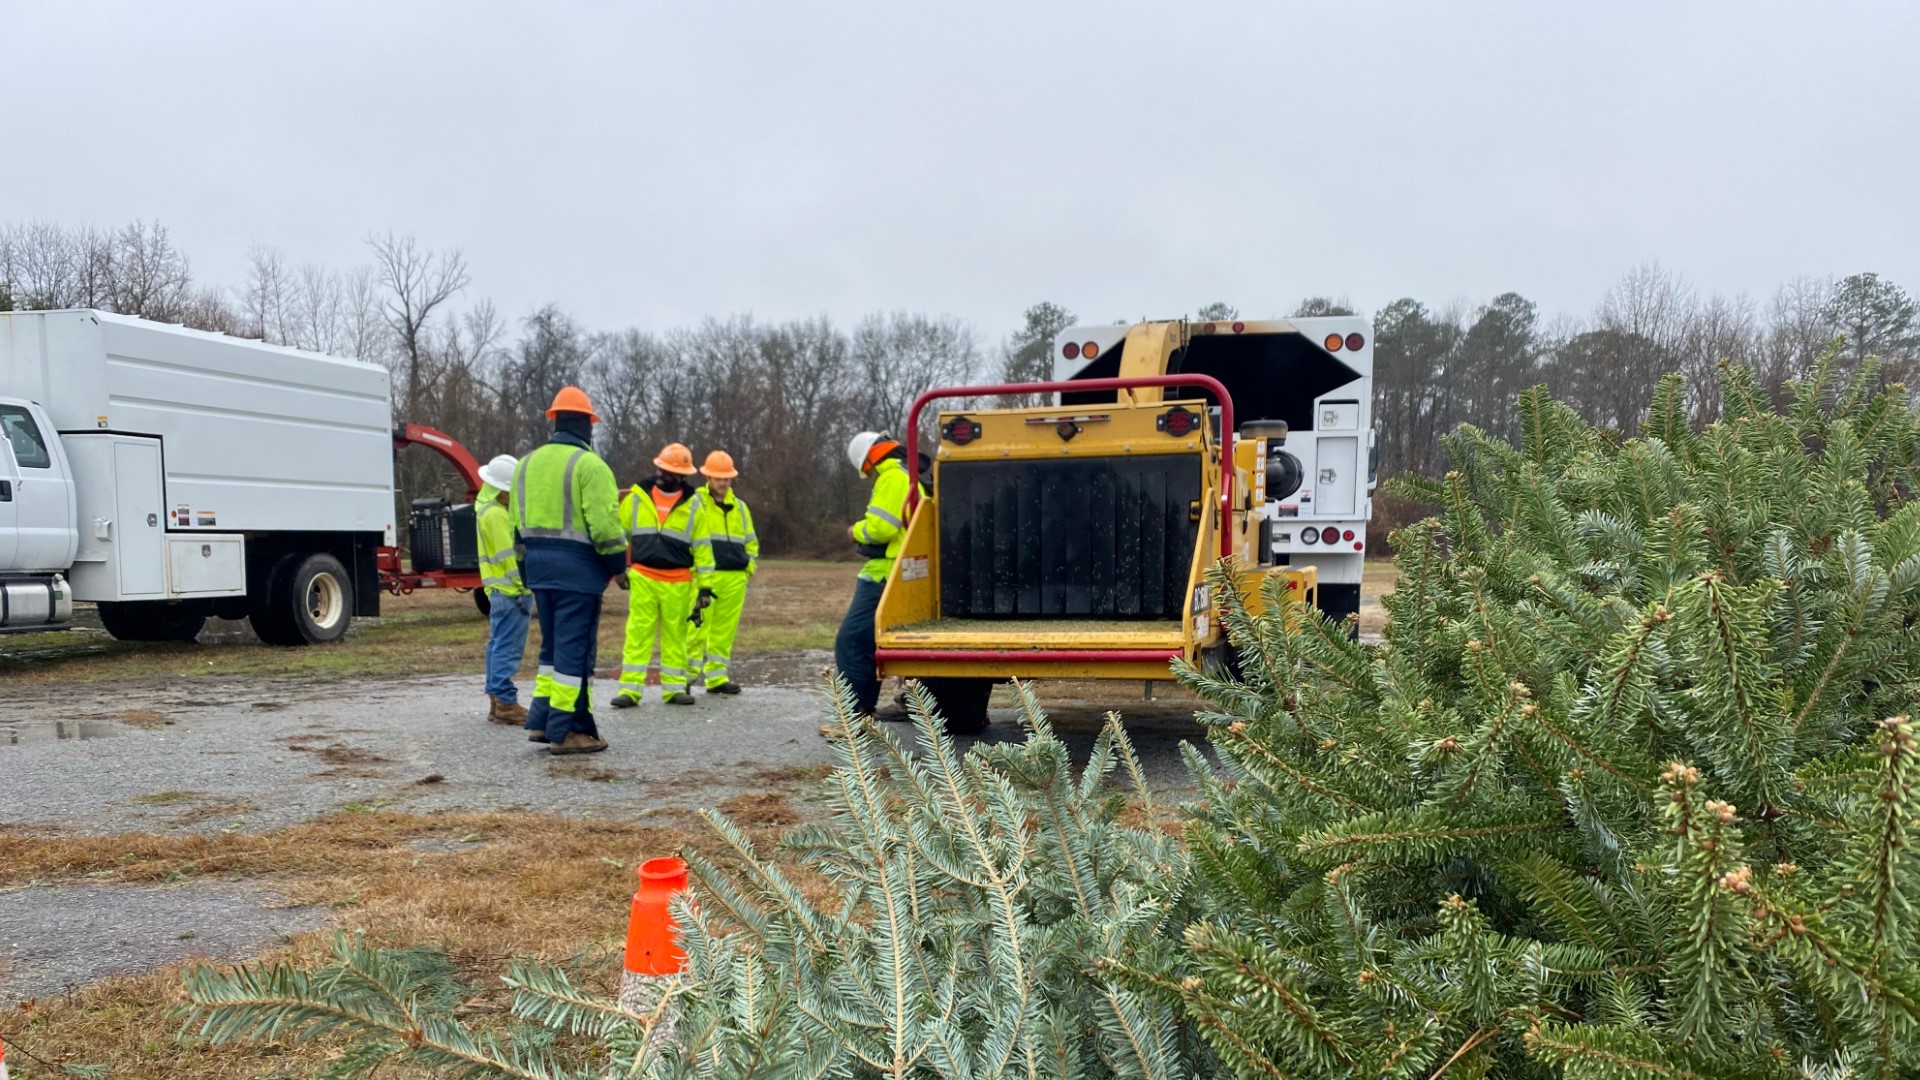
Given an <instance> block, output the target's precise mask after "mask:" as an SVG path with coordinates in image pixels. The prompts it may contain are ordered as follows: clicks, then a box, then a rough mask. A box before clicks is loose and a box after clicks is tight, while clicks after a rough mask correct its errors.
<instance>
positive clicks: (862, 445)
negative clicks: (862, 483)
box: [847, 431, 880, 472]
mask: <svg viewBox="0 0 1920 1080" xmlns="http://www.w3.org/2000/svg"><path fill="white" fill-rule="evenodd" d="M879 441H880V433H879V432H877V431H863V432H861V433H860V434H858V435H855V436H854V437H853V441H852V442H849V443H847V460H848V461H850V462H852V463H853V467H854V468H856V469H858V470H860V471H861V472H866V471H867V452H868V451H870V450H872V449H873V444H874V443H877V442H879Z"/></svg>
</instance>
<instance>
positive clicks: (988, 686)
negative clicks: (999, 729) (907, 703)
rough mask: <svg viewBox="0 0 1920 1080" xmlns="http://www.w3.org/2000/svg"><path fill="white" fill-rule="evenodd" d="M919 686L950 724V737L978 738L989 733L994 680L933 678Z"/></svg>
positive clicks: (922, 681) (948, 726) (922, 680)
mask: <svg viewBox="0 0 1920 1080" xmlns="http://www.w3.org/2000/svg"><path fill="white" fill-rule="evenodd" d="M920 685H922V686H924V687H926V688H927V693H929V694H932V695H933V703H934V704H935V705H937V706H939V708H940V715H941V717H942V718H943V719H945V720H946V722H947V734H949V735H978V734H980V733H981V732H982V731H985V730H986V729H987V700H988V699H989V698H990V697H992V696H993V680H992V679H961V678H952V677H945V678H932V679H921V680H920Z"/></svg>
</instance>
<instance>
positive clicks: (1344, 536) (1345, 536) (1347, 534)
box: [1340, 529, 1353, 540]
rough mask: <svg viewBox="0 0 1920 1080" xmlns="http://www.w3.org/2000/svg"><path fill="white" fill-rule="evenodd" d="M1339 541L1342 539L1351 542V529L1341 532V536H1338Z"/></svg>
mask: <svg viewBox="0 0 1920 1080" xmlns="http://www.w3.org/2000/svg"><path fill="white" fill-rule="evenodd" d="M1340 539H1342V540H1351V539H1353V530H1352V529H1348V530H1347V531H1346V532H1343V533H1341V534H1340Z"/></svg>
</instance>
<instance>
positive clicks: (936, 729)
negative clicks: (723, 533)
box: [187, 686, 1212, 1080]
mask: <svg viewBox="0 0 1920 1080" xmlns="http://www.w3.org/2000/svg"><path fill="white" fill-rule="evenodd" d="M832 708H833V713H832V718H831V721H832V723H834V724H836V725H838V726H839V728H840V730H841V732H843V733H844V734H843V735H842V736H841V737H840V738H838V739H836V741H835V752H836V754H837V756H838V762H839V763H838V767H837V768H836V770H835V771H834V773H833V775H832V776H831V777H830V778H829V780H828V781H827V782H826V790H827V793H828V806H829V809H830V812H831V817H830V819H829V820H828V821H827V822H826V823H825V824H823V825H818V826H811V827H803V828H801V829H799V830H796V831H795V832H793V833H792V834H790V835H789V836H787V837H786V838H785V839H784V840H782V841H781V846H782V848H784V849H785V850H784V852H783V854H785V855H786V856H788V858H785V859H781V860H777V861H776V860H774V859H770V858H768V857H767V856H766V854H765V853H763V852H762V851H760V850H759V849H758V848H757V847H756V846H755V844H754V843H753V841H752V840H751V839H750V838H749V837H748V836H747V835H746V833H745V832H743V831H742V830H741V829H740V828H738V827H737V826H736V825H734V824H733V823H732V822H730V821H728V820H727V819H726V818H725V816H723V815H721V814H718V813H713V812H709V813H708V815H707V816H708V820H709V821H710V822H711V824H712V826H713V828H714V829H715V830H716V831H717V833H718V835H719V836H720V837H721V838H722V839H723V841H724V843H725V846H726V847H727V848H729V849H731V851H730V854H732V855H734V856H738V857H737V858H729V859H727V860H725V862H726V863H727V868H723V867H722V866H721V865H720V864H718V863H716V862H715V861H711V860H708V859H704V858H701V857H700V856H698V855H697V854H693V853H688V855H687V861H688V864H689V868H690V870H691V872H692V878H693V887H692V889H691V890H690V892H689V895H687V896H684V897H681V898H677V899H676V901H675V912H676V916H677V918H678V921H679V923H680V926H681V928H682V943H683V946H684V948H685V950H686V952H687V954H688V965H687V970H686V972H685V973H684V975H683V976H680V977H677V978H674V979H670V980H668V981H667V982H666V983H664V984H662V985H661V987H660V992H659V993H658V994H657V995H656V998H655V1000H654V1001H653V1003H652V1005H651V1006H650V1007H648V1008H646V1009H637V1008H634V1009H626V1008H621V1007H620V1006H619V1005H617V1004H615V1003H613V1002H610V1001H608V1000H606V999H605V998H604V996H602V995H600V994H596V993H594V992H591V991H588V990H585V989H582V988H581V987H580V986H579V985H577V984H576V983H575V982H574V981H573V979H572V978H571V977H570V976H569V975H568V974H567V972H566V971H564V970H561V969H559V968H554V967H550V966H540V965H517V966H516V967H515V968H514V969H513V970H512V971H511V972H510V973H509V975H508V976H507V982H508V984H509V985H510V986H512V987H513V989H514V990H515V999H514V1003H513V1013H514V1016H515V1019H516V1026H515V1027H513V1028H512V1029H510V1030H507V1031H504V1032H494V1033H484V1034H483V1033H478V1032H476V1031H474V1030H472V1029H471V1028H470V1027H468V1026H467V1025H466V1023H465V1022H463V1020H461V1019H459V1018H457V1017H456V1016H455V1014H454V1011H453V1006H454V1004H455V1002H456V1001H457V1000H458V998H459V996H460V995H459V992H458V988H457V986H456V985H455V983H454V981H453V979H452V970H451V968H450V967H449V966H448V964H447V962H446V960H445V959H444V957H440V956H437V955H436V954H433V953H423V952H412V951H406V952H394V951H383V950H378V949H374V948H371V947H368V946H367V945H365V944H364V943H362V942H359V941H354V940H350V939H347V938H345V937H342V938H340V939H339V941H338V944H337V947H336V956H335V962H334V963H333V964H331V965H329V966H327V967H325V968H322V969H319V970H316V971H307V970H303V969H300V968H298V967H296V966H293V965H289V964H279V965H266V966H254V967H241V968H238V969H234V970H231V971H225V972H221V971H217V970H215V969H212V968H207V967H199V968H196V969H194V970H193V971H192V972H190V974H189V976H188V986H187V989H188V995H189V998H190V1000H191V1002H192V1005H193V1008H194V1010H195V1017H196V1021H197V1025H198V1031H199V1033H200V1034H201V1035H203V1036H204V1037H207V1038H209V1039H211V1040H213V1041H215V1042H230V1041H241V1040H266V1039H300V1038H312V1037H316V1036H322V1035H341V1036H345V1039H346V1041H347V1042H348V1043H349V1044H350V1045H351V1047H352V1049H351V1050H350V1051H349V1052H348V1053H347V1054H346V1055H345V1056H344V1057H342V1058H341V1059H340V1060H339V1061H338V1062H336V1064H335V1066H334V1070H335V1073H336V1075H340V1076H366V1075H372V1074H373V1073H374V1072H375V1071H376V1070H378V1069H379V1068H381V1067H382V1066H383V1065H387V1064H394V1063H405V1064H410V1065H417V1066H429V1067H434V1068H436V1069H438V1070H441V1071H443V1072H445V1073H447V1074H448V1075H462V1076H489V1077H493V1076H500V1077H518V1078H540V1080H576V1078H585V1077H632V1078H642V1077H644V1078H649V1080H736V1078H767V1080H776V1078H790V1077H791V1078H800V1077H807V1078H824V1077H841V1078H862V1080H864V1078H882V1077H886V1078H908V1077H911V1078H916V1080H925V1078H933V1077H942V1078H947V1077H952V1078H981V1080H986V1078H989V1077H1002V1076H1008V1077H1012V1076H1018V1077H1029V1078H1034V1080H1103V1078H1114V1080H1120V1078H1126V1080H1183V1078H1186V1077H1192V1076H1203V1075H1209V1073H1208V1072H1207V1070H1206V1066H1207V1064H1208V1063H1209V1062H1211V1061H1212V1055H1211V1053H1210V1052H1209V1051H1208V1050H1207V1048H1206V1047H1205V1045H1204V1044H1202V1043H1201V1042H1200V1041H1199V1040H1197V1039H1194V1038H1192V1037H1191V1036H1190V1033H1189V1030H1188V1029H1187V1028H1186V1026H1185V1025H1184V1024H1183V1023H1182V1021H1181V1019H1180V1017H1179V1014H1178V1008H1177V1004H1176V1003H1174V1002H1171V1001H1167V1000H1162V999H1161V998H1160V997H1159V996H1158V995H1156V994H1154V993H1152V992H1151V991H1144V992H1143V991H1142V990H1140V989H1137V988H1135V987H1133V986H1130V985H1127V984H1126V982H1125V979H1124V975H1123V973H1122V972H1121V971H1120V970H1119V969H1118V968H1110V967H1109V966H1108V965H1105V964H1103V963H1101V961H1100V958H1101V957H1105V956H1120V957H1128V958H1130V961H1131V962H1138V963H1150V964H1152V965H1155V966H1156V967H1163V968H1171V967H1175V966H1177V964H1178V959H1177V957H1176V955H1175V952H1176V948H1177V945H1178V932H1177V931H1178V927H1179V926H1181V925H1183V924H1184V922H1185V921H1186V920H1187V919H1188V918H1189V917H1190V915H1191V912H1190V910H1189V905H1188V901H1187V898H1186V894H1185V891H1184V888H1183V886H1184V882H1185V881H1186V877H1187V875H1186V873H1185V859H1184V855H1183V853H1182V851H1181V849H1180V846H1179V843H1178V841H1177V840H1176V839H1175V838H1174V837H1172V836H1170V835H1169V834H1167V833H1166V832H1164V831H1162V830H1161V829H1159V828H1158V827H1156V824H1155V822H1156V815H1155V813H1154V809H1153V806H1152V799H1151V795H1150V793H1149V792H1148V790H1147V787H1146V784H1145V781H1144V776H1143V773H1142V771H1141V766H1140V762H1139V759H1138V758H1137V757H1136V755H1135V753H1134V751H1133V748H1132V746H1131V744H1130V743H1129V741H1128V739H1127V736H1126V733H1125V731H1124V729H1123V728H1122V727H1121V725H1120V722H1119V718H1118V717H1117V716H1110V717H1109V718H1108V723H1107V725H1106V727H1105V729H1104V730H1103V731H1102V733H1101V734H1100V736H1099V737H1098V739H1097V740H1096V742H1095V745H1094V747H1093V750H1092V755H1091V759H1090V761H1089V762H1088V763H1087V765H1086V766H1085V767H1083V768H1082V769H1081V770H1080V771H1079V772H1078V773H1077V774H1076V773H1075V771H1074V770H1073V769H1072V767H1071V761H1070V759H1069V754H1068V750H1067V747H1066V745H1065V744H1064V743H1063V742H1062V741H1061V740H1060V739H1059V738H1058V737H1057V736H1056V735H1055V734H1054V733H1053V731H1052V728H1051V726H1050V725H1049V724H1048V722H1047V719H1046V717H1045V715H1044V714H1043V713H1042V712H1041V710H1040V708H1039V706H1038V705H1037V703H1036V702H1035V700H1034V698H1033V696H1032V693H1031V692H1030V691H1028V690H1026V689H1025V688H1022V691H1021V695H1020V712H1021V715H1022V717H1023V720H1024V723H1025V725H1026V728H1027V732H1026V734H1027V737H1026V739H1025V740H1024V741H1022V742H1019V743H1000V744H996V743H981V744H978V745H975V746H974V747H973V748H972V749H970V750H968V751H967V752H966V753H964V754H962V753H961V752H960V751H959V750H958V749H957V748H956V747H955V745H954V744H953V742H952V740H951V739H949V738H948V737H947V735H946V734H945V724H944V721H942V720H941V719H940V717H939V715H938V713H937V712H936V709H935V706H934V705H933V702H932V699H931V698H930V697H928V696H927V695H926V694H925V692H924V691H923V690H920V689H919V688H917V687H916V688H915V689H914V690H913V691H912V692H911V693H910V695H909V711H910V712H911V713H912V714H913V716H914V719H915V724H916V728H917V736H918V737H917V740H916V741H917V743H918V747H917V748H914V747H910V745H909V744H908V742H907V741H906V740H905V739H903V738H902V737H900V736H898V735H895V734H893V733H892V732H891V731H888V730H886V729H884V728H882V727H879V726H877V725H875V724H874V723H873V722H872V721H871V720H870V719H867V718H864V717H861V716H859V715H857V714H856V713H855V711H854V708H853V703H852V698H851V696H850V694H849V692H848V691H847V690H846V688H845V687H844V686H841V687H840V688H839V692H838V693H837V695H836V696H835V699H834V702H833V705H832ZM1142 811H1143V812H1144V815H1143V816H1144V821H1143V823H1140V824H1134V823H1132V819H1131V818H1128V819H1126V820H1123V814H1128V813H1137V812H1142ZM792 865H803V866H806V867H809V868H811V869H812V870H814V871H816V872H817V874H818V876H819V878H820V879H823V881H824V886H825V887H824V888H823V887H822V883H821V881H813V882H810V883H803V882H800V881H796V880H795V879H794V878H793V877H791V876H789V874H788V873H787V872H785V871H784V870H783V869H782V866H792ZM623 912H624V907H623V906H622V905H620V904H619V903H618V900H617V898H610V903H609V919H610V922H615V923H617V921H618V919H619V917H620V915H621V914H622V913H623ZM669 1014H671V1025H670V1026H671V1029H672V1034H671V1036H668V1037H662V1033H663V1032H664V1031H665V1030H666V1027H664V1026H663V1018H666V1017H668V1016H669Z"/></svg>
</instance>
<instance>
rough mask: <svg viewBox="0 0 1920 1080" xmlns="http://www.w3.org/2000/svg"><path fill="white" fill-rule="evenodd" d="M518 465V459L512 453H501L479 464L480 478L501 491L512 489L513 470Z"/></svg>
mask: <svg viewBox="0 0 1920 1080" xmlns="http://www.w3.org/2000/svg"><path fill="white" fill-rule="evenodd" d="M519 467H520V459H519V458H516V457H514V456H513V455H512V454H501V455H500V456H499V457H497V458H494V459H493V460H492V461H489V462H487V463H486V464H485V465H482V466H480V479H481V481H482V482H483V483H486V484H491V485H492V486H494V487H497V488H499V489H500V490H501V491H511V490H513V470H515V469H517V468H519Z"/></svg>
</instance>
